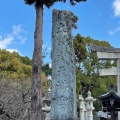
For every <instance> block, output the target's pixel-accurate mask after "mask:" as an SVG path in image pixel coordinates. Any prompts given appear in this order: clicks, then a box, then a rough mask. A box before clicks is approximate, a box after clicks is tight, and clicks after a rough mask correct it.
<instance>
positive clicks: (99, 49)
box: [90, 44, 120, 53]
mask: <svg viewBox="0 0 120 120" xmlns="http://www.w3.org/2000/svg"><path fill="white" fill-rule="evenodd" d="M90 48H91V50H92V51H93V52H111V53H112V52H114V53H120V48H110V47H101V46H97V45H94V44H91V45H90Z"/></svg>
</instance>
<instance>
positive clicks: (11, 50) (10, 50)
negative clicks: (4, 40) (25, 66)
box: [7, 49, 20, 53]
mask: <svg viewBox="0 0 120 120" xmlns="http://www.w3.org/2000/svg"><path fill="white" fill-rule="evenodd" d="M7 50H8V51H9V52H11V53H12V52H18V53H20V51H18V50H17V49H7Z"/></svg>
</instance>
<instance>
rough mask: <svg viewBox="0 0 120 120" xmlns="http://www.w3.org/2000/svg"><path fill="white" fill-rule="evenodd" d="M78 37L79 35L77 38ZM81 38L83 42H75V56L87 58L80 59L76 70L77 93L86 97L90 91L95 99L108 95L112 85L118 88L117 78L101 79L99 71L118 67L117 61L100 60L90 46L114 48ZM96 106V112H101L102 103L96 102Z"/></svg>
mask: <svg viewBox="0 0 120 120" xmlns="http://www.w3.org/2000/svg"><path fill="white" fill-rule="evenodd" d="M77 37H78V35H77V36H76V37H75V38H77ZM79 37H81V39H82V40H83V42H81V41H80V40H79V39H78V41H77V42H78V43H77V42H74V45H75V55H76V56H77V55H80V56H85V57H79V58H80V60H79V66H78V65H77V70H76V71H77V72H76V78H77V93H78V94H79V93H82V94H83V95H86V92H87V91H88V89H90V90H91V91H92V95H93V97H95V98H97V97H98V96H100V95H102V94H104V93H106V92H107V91H108V88H109V86H110V85H111V84H113V85H115V86H116V82H117V78H116V77H115V76H108V77H100V76H99V69H101V68H110V67H111V66H116V61H111V60H98V57H97V54H96V53H92V52H91V50H90V44H91V43H92V44H96V45H98V46H106V47H112V46H111V45H110V44H109V43H108V42H106V41H98V40H94V39H92V38H90V37H82V36H80V35H79ZM76 40H77V39H76ZM83 43H84V44H83ZM76 44H77V45H76ZM79 44H81V45H79ZM76 46H77V47H78V49H77V47H76ZM80 46H82V48H81V49H80V48H79V47H80ZM76 49H77V50H76ZM85 49H86V50H85ZM86 52H87V53H86ZM80 53H81V54H80ZM86 55H87V56H86ZM77 64H78V61H77ZM95 106H96V110H99V108H100V103H99V101H98V100H97V101H96V102H95Z"/></svg>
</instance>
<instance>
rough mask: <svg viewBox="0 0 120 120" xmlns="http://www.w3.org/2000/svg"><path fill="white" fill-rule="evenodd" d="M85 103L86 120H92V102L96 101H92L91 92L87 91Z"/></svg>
mask: <svg viewBox="0 0 120 120" xmlns="http://www.w3.org/2000/svg"><path fill="white" fill-rule="evenodd" d="M85 101H86V110H87V120H93V110H94V107H93V102H94V101H96V99H94V98H93V97H92V96H91V92H90V91H88V97H87V98H85Z"/></svg>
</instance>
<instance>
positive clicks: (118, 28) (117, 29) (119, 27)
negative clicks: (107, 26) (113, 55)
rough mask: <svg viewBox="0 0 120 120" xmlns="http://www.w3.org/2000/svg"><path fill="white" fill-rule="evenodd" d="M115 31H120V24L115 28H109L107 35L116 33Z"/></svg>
mask: <svg viewBox="0 0 120 120" xmlns="http://www.w3.org/2000/svg"><path fill="white" fill-rule="evenodd" d="M117 32H120V26H118V27H116V28H115V29H113V30H110V31H109V32H108V34H109V35H114V34H115V33H117Z"/></svg>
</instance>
